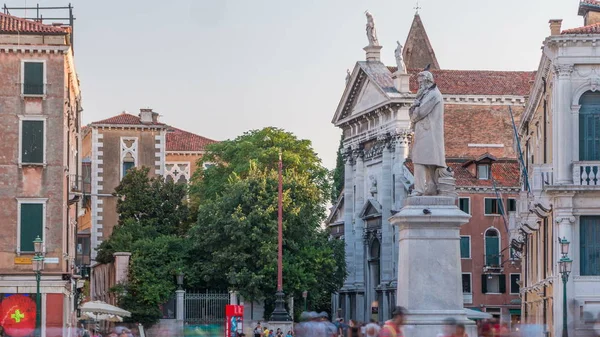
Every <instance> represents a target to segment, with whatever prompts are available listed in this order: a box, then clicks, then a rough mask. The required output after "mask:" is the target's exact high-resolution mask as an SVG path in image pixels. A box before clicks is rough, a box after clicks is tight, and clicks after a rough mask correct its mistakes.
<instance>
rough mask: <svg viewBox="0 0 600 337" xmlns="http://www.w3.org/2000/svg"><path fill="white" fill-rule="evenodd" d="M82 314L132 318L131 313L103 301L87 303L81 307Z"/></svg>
mask: <svg viewBox="0 0 600 337" xmlns="http://www.w3.org/2000/svg"><path fill="white" fill-rule="evenodd" d="M81 312H91V313H94V314H108V315H117V316H121V317H131V313H130V312H129V311H127V310H123V309H121V308H119V307H115V306H114V305H110V304H108V303H106V302H102V301H92V302H86V303H84V304H83V305H82V306H81Z"/></svg>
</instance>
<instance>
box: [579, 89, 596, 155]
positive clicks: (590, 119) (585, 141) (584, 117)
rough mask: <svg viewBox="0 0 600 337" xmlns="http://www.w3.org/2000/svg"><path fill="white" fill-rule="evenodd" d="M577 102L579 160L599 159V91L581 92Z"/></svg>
mask: <svg viewBox="0 0 600 337" xmlns="http://www.w3.org/2000/svg"><path fill="white" fill-rule="evenodd" d="M579 104H580V105H581V108H580V109H579V160H582V161H589V160H600V93H598V92H587V93H585V94H583V95H582V96H581V99H580V100H579Z"/></svg>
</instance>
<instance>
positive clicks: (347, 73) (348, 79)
mask: <svg viewBox="0 0 600 337" xmlns="http://www.w3.org/2000/svg"><path fill="white" fill-rule="evenodd" d="M350 76H351V74H350V69H346V83H348V81H350Z"/></svg>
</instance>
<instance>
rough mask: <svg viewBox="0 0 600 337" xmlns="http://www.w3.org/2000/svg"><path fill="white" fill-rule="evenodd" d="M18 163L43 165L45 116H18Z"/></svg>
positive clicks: (44, 158) (44, 156) (44, 154)
mask: <svg viewBox="0 0 600 337" xmlns="http://www.w3.org/2000/svg"><path fill="white" fill-rule="evenodd" d="M20 118H21V124H20V128H21V130H20V134H21V139H20V146H21V148H20V150H19V163H21V164H39V165H43V164H45V161H46V151H45V149H46V144H45V143H46V142H45V134H46V132H45V131H46V122H45V118H43V117H39V118H37V119H35V118H32V117H20Z"/></svg>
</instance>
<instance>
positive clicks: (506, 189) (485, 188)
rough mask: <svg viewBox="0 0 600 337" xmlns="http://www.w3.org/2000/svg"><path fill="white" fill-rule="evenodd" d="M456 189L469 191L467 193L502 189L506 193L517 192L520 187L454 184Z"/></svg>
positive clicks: (494, 191) (490, 191) (491, 191)
mask: <svg viewBox="0 0 600 337" xmlns="http://www.w3.org/2000/svg"><path fill="white" fill-rule="evenodd" d="M456 191H458V192H469V193H496V191H502V192H507V193H519V192H521V187H518V186H514V187H499V186H496V189H494V187H493V186H456Z"/></svg>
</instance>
